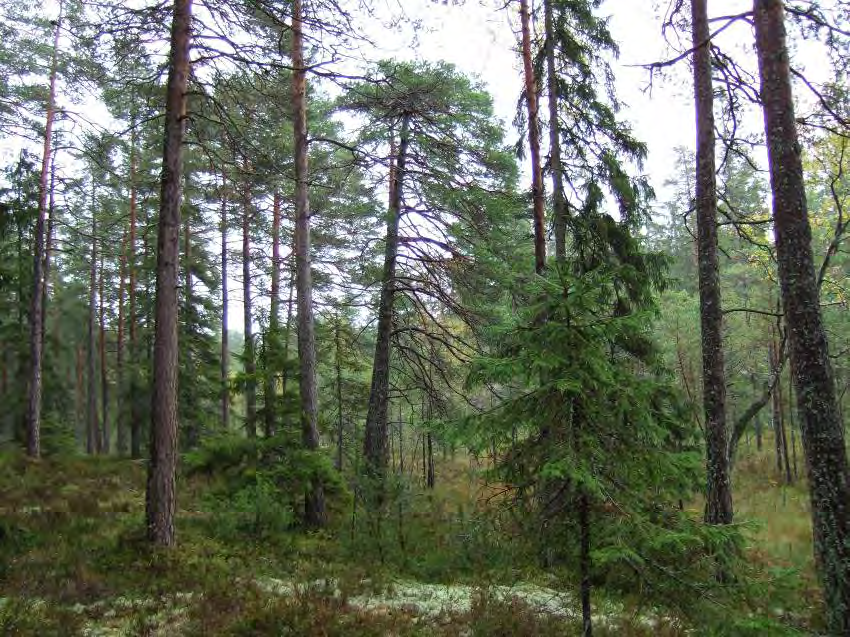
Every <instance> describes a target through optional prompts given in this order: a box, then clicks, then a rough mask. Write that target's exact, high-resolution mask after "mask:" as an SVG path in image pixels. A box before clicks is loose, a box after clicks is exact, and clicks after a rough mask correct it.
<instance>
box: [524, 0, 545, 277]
mask: <svg viewBox="0 0 850 637" xmlns="http://www.w3.org/2000/svg"><path fill="white" fill-rule="evenodd" d="M519 15H520V22H521V24H522V67H523V71H524V75H525V103H526V107H527V110H528V145H529V147H530V154H531V203H532V211H533V218H534V270H535V272H537V273H538V274H539V273H541V272H543V270H544V269H545V268H546V225H545V220H544V204H545V202H544V200H543V166H542V164H541V163H540V123H539V121H538V112H539V110H538V103H537V79H536V78H535V77H534V66H533V65H532V61H531V58H532V55H531V15H530V13H529V9H528V0H520V2H519Z"/></svg>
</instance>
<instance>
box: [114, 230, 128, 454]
mask: <svg viewBox="0 0 850 637" xmlns="http://www.w3.org/2000/svg"><path fill="white" fill-rule="evenodd" d="M126 284H127V230H126V229H125V230H124V232H123V235H122V237H121V256H120V259H119V266H118V331H117V333H116V336H115V377H116V383H115V385H116V387H117V388H118V391H117V392H116V395H115V398H116V401H115V402H116V404H115V414H116V418H115V434H116V436H115V437H116V441H115V444H116V448H115V451H116V452H117V453H118V455H124V454H126V453H127V427H126V426H125V425H124V413H123V412H124V389H125V388H124V322H125V320H126V318H125V314H124V296H125V291H126Z"/></svg>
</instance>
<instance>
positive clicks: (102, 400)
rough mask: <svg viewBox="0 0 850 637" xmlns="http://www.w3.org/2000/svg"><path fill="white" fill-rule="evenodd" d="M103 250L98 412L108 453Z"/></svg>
mask: <svg viewBox="0 0 850 637" xmlns="http://www.w3.org/2000/svg"><path fill="white" fill-rule="evenodd" d="M104 252H105V249H104V250H101V252H100V273H99V275H98V286H97V287H98V297H99V300H100V307H99V310H98V318H99V329H98V353H99V354H100V405H101V407H100V412H101V425H102V429H101V443H100V444H101V451H103V453H107V454H108V453H109V450H110V447H111V442H112V441H111V440H110V439H109V377H108V375H107V372H108V369H107V367H106V303H105V302H104V293H103V292H104V290H103V266H104V258H103V254H104Z"/></svg>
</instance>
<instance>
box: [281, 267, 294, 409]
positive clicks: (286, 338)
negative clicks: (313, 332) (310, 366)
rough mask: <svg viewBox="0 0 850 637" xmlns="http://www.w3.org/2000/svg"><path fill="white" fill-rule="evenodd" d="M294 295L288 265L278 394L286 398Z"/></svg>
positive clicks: (291, 274)
mask: <svg viewBox="0 0 850 637" xmlns="http://www.w3.org/2000/svg"><path fill="white" fill-rule="evenodd" d="M294 293H295V268H293V267H292V265H291V264H290V269H289V298H288V299H287V301H286V325H284V327H283V352H282V353H281V361H283V373H281V375H280V394H281V396H286V385H287V381H288V380H289V365H287V364H286V363H287V361H289V342H290V340H291V339H290V334H291V333H292V304H293V295H294Z"/></svg>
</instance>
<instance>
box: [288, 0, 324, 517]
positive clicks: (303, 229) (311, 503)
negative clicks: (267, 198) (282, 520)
mask: <svg viewBox="0 0 850 637" xmlns="http://www.w3.org/2000/svg"><path fill="white" fill-rule="evenodd" d="M303 28H304V23H303V21H302V15H301V0H293V2H292V124H293V133H294V142H295V143H294V150H295V284H296V287H297V288H298V359H299V363H300V371H301V377H300V379H299V381H300V382H299V389H300V394H301V431H302V437H303V441H304V446H305V447H306V448H307V449H310V450H316V449H318V448H319V392H318V387H317V384H316V335H315V331H314V327H313V280H312V274H311V272H310V199H309V193H308V190H307V182H308V179H309V173H308V165H307V69H306V67H305V65H304V34H303ZM304 513H305V522H306V523H307V525H308V526H312V527H320V526H324V525H325V523H326V521H327V519H326V518H327V516H326V513H325V491H324V486H323V485H322V484H321V482H319V481H318V479H314V480H313V484H312V485H311V486H310V488H309V491H308V493H306V494H305V498H304Z"/></svg>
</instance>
